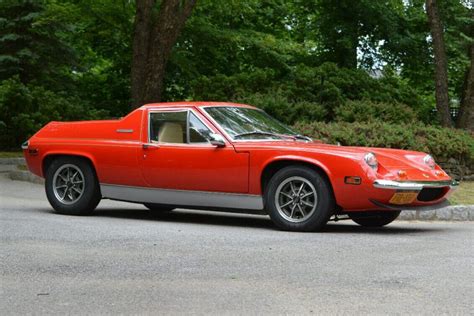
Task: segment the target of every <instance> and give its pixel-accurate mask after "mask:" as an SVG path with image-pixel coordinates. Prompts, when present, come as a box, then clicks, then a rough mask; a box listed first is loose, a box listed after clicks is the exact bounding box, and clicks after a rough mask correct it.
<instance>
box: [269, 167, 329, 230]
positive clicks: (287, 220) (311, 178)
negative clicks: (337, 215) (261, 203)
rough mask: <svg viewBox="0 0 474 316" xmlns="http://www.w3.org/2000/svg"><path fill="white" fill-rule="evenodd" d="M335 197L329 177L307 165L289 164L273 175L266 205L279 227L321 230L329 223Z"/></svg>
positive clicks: (284, 228)
mask: <svg viewBox="0 0 474 316" xmlns="http://www.w3.org/2000/svg"><path fill="white" fill-rule="evenodd" d="M334 207H335V201H334V197H333V193H332V189H331V185H330V184H329V182H328V180H327V179H326V178H325V177H324V176H323V175H321V174H320V173H318V172H316V171H314V170H312V169H310V168H308V167H304V166H289V167H285V168H283V169H281V170H279V171H278V172H277V173H275V175H274V176H273V177H272V178H271V180H270V182H269V183H268V185H267V188H266V192H265V208H266V210H267V212H268V213H269V215H270V218H271V219H272V221H273V222H274V223H275V225H276V226H277V227H279V228H280V229H283V230H291V231H317V230H320V229H321V228H322V227H324V225H326V223H327V221H328V219H329V217H330V216H331V215H332V212H333V211H334Z"/></svg>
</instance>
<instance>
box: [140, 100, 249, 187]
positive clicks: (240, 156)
mask: <svg viewBox="0 0 474 316" xmlns="http://www.w3.org/2000/svg"><path fill="white" fill-rule="evenodd" d="M145 121H146V122H145V124H146V131H145V134H146V135H145V136H146V137H145V139H144V140H143V148H142V150H141V155H140V156H141V157H139V159H140V160H141V171H142V175H143V178H144V179H145V181H146V183H147V184H148V185H149V186H150V187H153V188H159V189H170V190H191V191H209V192H225V193H247V192H248V165H249V156H248V154H247V153H237V152H236V151H235V150H234V147H233V146H232V144H230V143H229V142H228V141H227V140H225V146H223V147H217V146H215V145H212V144H211V143H210V142H209V139H210V138H209V135H210V134H212V133H219V132H218V131H217V130H216V129H215V128H214V127H213V126H212V125H211V124H209V122H207V121H206V118H204V117H203V116H201V114H200V113H198V112H197V111H195V110H194V109H193V108H178V109H176V108H175V109H150V110H149V112H148V115H147V119H146V120H145Z"/></svg>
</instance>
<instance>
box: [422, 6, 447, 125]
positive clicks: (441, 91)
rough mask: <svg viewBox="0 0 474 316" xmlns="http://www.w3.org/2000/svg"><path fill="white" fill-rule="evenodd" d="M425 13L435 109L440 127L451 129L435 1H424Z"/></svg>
mask: <svg viewBox="0 0 474 316" xmlns="http://www.w3.org/2000/svg"><path fill="white" fill-rule="evenodd" d="M426 12H427V14H428V22H429V24H430V31H431V37H432V40H433V53H434V63H435V82H436V93H435V96H436V108H437V109H438V113H439V117H440V119H441V125H442V126H445V127H451V126H452V125H453V124H452V120H451V114H450V111H449V95H448V66H447V57H446V48H445V46H444V38H443V26H442V24H441V20H440V16H439V12H438V5H437V3H436V0H426Z"/></svg>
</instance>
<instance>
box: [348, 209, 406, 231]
mask: <svg viewBox="0 0 474 316" xmlns="http://www.w3.org/2000/svg"><path fill="white" fill-rule="evenodd" d="M348 215H349V218H350V219H352V220H353V221H354V222H356V223H357V224H359V225H361V226H364V227H382V226H385V225H388V224H390V223H391V222H393V221H394V220H395V219H397V217H398V215H400V211H368V212H351V213H348Z"/></svg>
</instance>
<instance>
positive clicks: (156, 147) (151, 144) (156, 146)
mask: <svg viewBox="0 0 474 316" xmlns="http://www.w3.org/2000/svg"><path fill="white" fill-rule="evenodd" d="M142 148H143V149H153V148H155V149H158V148H160V145H158V144H153V143H143V144H142Z"/></svg>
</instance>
